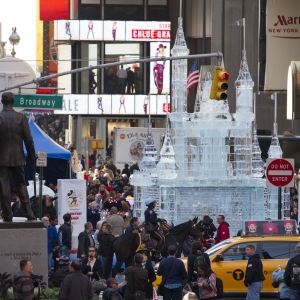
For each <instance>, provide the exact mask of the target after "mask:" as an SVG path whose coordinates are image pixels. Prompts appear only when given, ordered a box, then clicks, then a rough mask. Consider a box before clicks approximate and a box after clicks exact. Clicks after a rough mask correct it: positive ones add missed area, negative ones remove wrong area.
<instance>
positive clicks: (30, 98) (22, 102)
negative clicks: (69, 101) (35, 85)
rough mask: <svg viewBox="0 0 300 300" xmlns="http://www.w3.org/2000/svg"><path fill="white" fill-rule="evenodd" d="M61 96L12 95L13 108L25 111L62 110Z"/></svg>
mask: <svg viewBox="0 0 300 300" xmlns="http://www.w3.org/2000/svg"><path fill="white" fill-rule="evenodd" d="M62 105H63V96H56V95H54V96H53V95H36V94H33V95H24V94H18V95H16V94H15V95H14V107H21V108H27V109H47V110H52V109H53V110H54V109H62Z"/></svg>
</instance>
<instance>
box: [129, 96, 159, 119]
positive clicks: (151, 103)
mask: <svg viewBox="0 0 300 300" xmlns="http://www.w3.org/2000/svg"><path fill="white" fill-rule="evenodd" d="M151 96H152V95H151ZM151 96H150V97H149V95H136V96H135V101H134V102H135V114H136V115H149V111H150V114H151V115H155V114H156V97H151Z"/></svg>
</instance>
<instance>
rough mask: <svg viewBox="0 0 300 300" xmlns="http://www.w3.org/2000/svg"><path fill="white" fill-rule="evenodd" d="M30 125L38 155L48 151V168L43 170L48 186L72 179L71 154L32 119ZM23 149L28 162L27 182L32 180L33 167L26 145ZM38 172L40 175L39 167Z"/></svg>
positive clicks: (26, 167) (26, 168) (26, 166)
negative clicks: (58, 180)
mask: <svg viewBox="0 0 300 300" xmlns="http://www.w3.org/2000/svg"><path fill="white" fill-rule="evenodd" d="M28 124H29V127H30V130H31V135H32V138H33V142H34V147H35V152H36V153H37V151H39V150H41V151H43V150H44V151H47V167H45V168H44V169H43V178H44V179H45V180H46V185H47V184H49V183H54V184H56V182H57V179H68V178H70V161H71V152H70V151H68V150H66V149H65V148H63V147H62V146H60V145H59V144H57V143H56V142H54V141H53V140H52V139H51V138H50V137H49V136H48V135H47V134H46V133H45V132H44V131H43V130H41V129H40V127H39V126H38V125H37V124H35V123H34V121H33V120H32V119H30V120H29V122H28ZM23 148H24V154H25V156H26V162H27V163H26V165H25V177H26V180H32V178H33V170H32V165H31V163H30V161H29V159H28V157H27V151H26V149H25V146H24V145H23ZM36 172H37V173H40V168H39V167H36Z"/></svg>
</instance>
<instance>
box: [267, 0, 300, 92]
mask: <svg viewBox="0 0 300 300" xmlns="http://www.w3.org/2000/svg"><path fill="white" fill-rule="evenodd" d="M297 11H298V12H299V11H300V1H299V0H285V1H279V0H268V1H267V12H266V18H267V20H266V42H267V43H266V73H265V88H264V89H265V90H276V91H279V90H286V77H287V71H288V68H289V65H290V63H291V61H299V60H300V51H299V48H300V39H299V32H300V22H299V17H296V15H297V14H296V12H297ZM298 15H299V14H298ZM298 15H297V16H298ZM275 50H276V51H275Z"/></svg>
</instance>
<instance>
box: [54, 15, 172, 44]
mask: <svg viewBox="0 0 300 300" xmlns="http://www.w3.org/2000/svg"><path fill="white" fill-rule="evenodd" d="M54 33H55V34H54V36H55V40H57V41H65V40H75V41H76V40H78V41H80V40H83V41H86V40H93V41H130V42H132V41H136V42H147V41H150V42H153V41H160V42H170V40H171V22H146V21H94V20H56V21H54Z"/></svg>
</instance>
